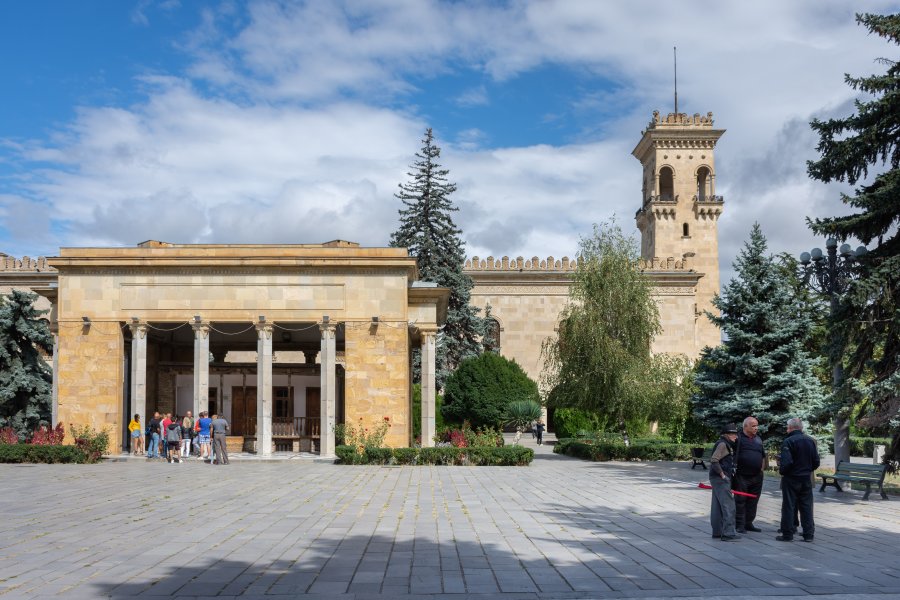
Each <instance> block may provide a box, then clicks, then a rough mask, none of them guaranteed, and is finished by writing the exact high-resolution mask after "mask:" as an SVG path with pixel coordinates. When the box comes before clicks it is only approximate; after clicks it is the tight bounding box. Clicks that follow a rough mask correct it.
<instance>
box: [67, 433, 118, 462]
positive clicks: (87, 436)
mask: <svg viewBox="0 0 900 600" xmlns="http://www.w3.org/2000/svg"><path fill="white" fill-rule="evenodd" d="M69 433H71V434H72V437H73V438H75V447H76V448H78V449H80V450H81V451H82V452H84V457H85V460H84V462H88V463H95V462H97V461H99V460H100V457H101V456H103V455H104V454H106V451H107V450H108V449H109V431H107V430H106V429H101V430H100V431H97V430H95V429H94V428H93V427H91V426H90V425H79V426H75V425H69Z"/></svg>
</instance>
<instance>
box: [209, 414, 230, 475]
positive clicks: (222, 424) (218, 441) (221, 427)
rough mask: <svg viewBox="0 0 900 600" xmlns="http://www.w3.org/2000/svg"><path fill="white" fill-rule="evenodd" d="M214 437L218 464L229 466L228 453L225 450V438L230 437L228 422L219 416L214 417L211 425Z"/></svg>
mask: <svg viewBox="0 0 900 600" xmlns="http://www.w3.org/2000/svg"><path fill="white" fill-rule="evenodd" d="M210 429H211V430H212V436H213V448H214V449H215V453H216V464H217V465H227V464H228V451H227V450H226V449H225V436H226V435H228V421H226V420H225V419H224V418H223V417H220V416H219V415H213V416H212V423H211V424H210Z"/></svg>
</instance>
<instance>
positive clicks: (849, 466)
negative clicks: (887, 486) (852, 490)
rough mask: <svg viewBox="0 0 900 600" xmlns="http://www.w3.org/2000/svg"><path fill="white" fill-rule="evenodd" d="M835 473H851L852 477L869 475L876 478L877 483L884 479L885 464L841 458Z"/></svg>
mask: <svg viewBox="0 0 900 600" xmlns="http://www.w3.org/2000/svg"><path fill="white" fill-rule="evenodd" d="M834 472H835V474H836V475H837V474H839V475H851V476H853V477H871V478H873V479H878V481H879V483H880V482H881V481H884V473H885V465H867V464H865V463H851V462H847V461H846V460H842V461H841V462H839V463H838V466H837V469H835V471H834Z"/></svg>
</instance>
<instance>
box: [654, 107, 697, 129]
mask: <svg viewBox="0 0 900 600" xmlns="http://www.w3.org/2000/svg"><path fill="white" fill-rule="evenodd" d="M666 126H676V127H710V128H711V127H712V126H713V114H712V113H711V112H708V113H706V115H705V116H704V115H701V114H700V113H694V114H693V115H689V114H687V113H669V114H668V115H666V116H665V117H663V116H662V115H660V113H659V111H658V110H654V111H653V118H652V119H650V124H649V125H647V128H648V129H656V128H657V127H666Z"/></svg>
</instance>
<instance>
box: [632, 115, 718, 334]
mask: <svg viewBox="0 0 900 600" xmlns="http://www.w3.org/2000/svg"><path fill="white" fill-rule="evenodd" d="M723 133H725V130H724V129H715V128H714V127H713V117H712V113H707V114H706V116H701V115H700V114H695V115H693V116H689V115H687V114H685V113H669V115H668V116H666V117H665V118H662V117H660V114H659V111H654V112H653V119H652V120H651V121H650V124H649V125H648V126H647V129H645V130H644V133H643V135H642V136H641V141H640V142H638V144H637V146H635V148H634V150H633V151H632V154H633V155H634V157H635V158H637V159H638V160H639V161H641V164H642V165H643V166H644V171H643V187H642V193H641V208H640V210H638V211H637V214H636V215H635V219H636V221H637V227H638V229H639V230H640V231H641V256H642V258H644V259H645V260H653V259H654V258H658V259H661V260H666V259H667V258H668V257H674V258H675V259H676V260H684V259H687V262H688V263H689V264H691V266H692V268H693V269H694V270H696V271H697V272H698V273H701V274H702V275H703V276H702V277H701V278H700V280H699V281H698V283H697V289H696V299H697V306H696V312H697V318H698V320H697V340H696V341H697V343H698V345H699V347H700V348H702V347H703V346H707V345H709V346H716V345H718V344H719V343H720V333H719V330H718V328H717V327H715V326H713V325H712V324H711V323H710V322H709V319H707V318H706V317H705V316H703V311H704V310H709V311H712V310H713V308H712V304H711V301H712V298H713V295H714V294H716V293H718V292H719V240H718V228H717V221H718V219H719V215H721V214H722V207H723V200H722V196H717V195H716V165H715V160H714V149H715V147H716V142H717V141H718V140H719V138H720V137H721V136H722V134H723Z"/></svg>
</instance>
